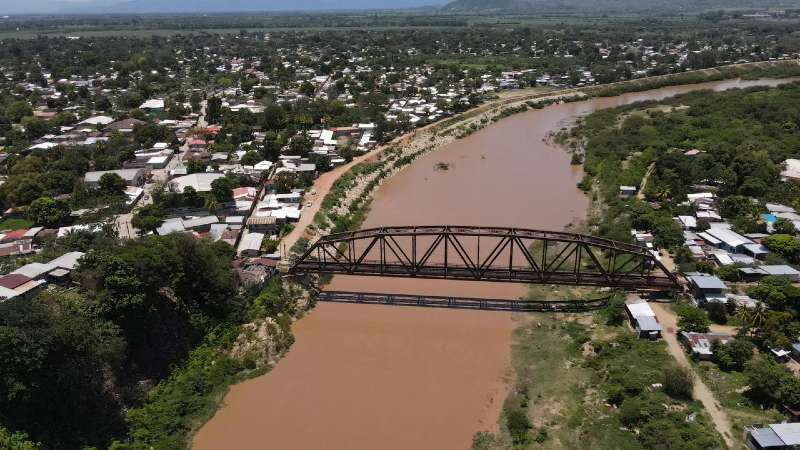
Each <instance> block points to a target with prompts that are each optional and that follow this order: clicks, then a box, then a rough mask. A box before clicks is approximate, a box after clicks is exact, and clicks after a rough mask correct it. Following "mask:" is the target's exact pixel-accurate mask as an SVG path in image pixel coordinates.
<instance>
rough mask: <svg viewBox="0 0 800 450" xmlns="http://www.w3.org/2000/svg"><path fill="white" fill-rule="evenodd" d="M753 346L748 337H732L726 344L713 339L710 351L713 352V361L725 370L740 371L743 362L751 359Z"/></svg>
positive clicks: (743, 366) (742, 367)
mask: <svg viewBox="0 0 800 450" xmlns="http://www.w3.org/2000/svg"><path fill="white" fill-rule="evenodd" d="M754 348H755V346H754V345H753V343H752V342H750V341H749V340H748V339H734V340H732V341H729V342H728V343H727V344H721V343H720V342H719V341H714V343H713V344H712V347H711V351H712V353H713V354H714V362H715V363H717V365H718V366H719V367H720V368H721V369H722V370H725V371H731V370H736V371H742V370H744V368H745V364H747V362H748V361H750V360H751V359H753V349H754Z"/></svg>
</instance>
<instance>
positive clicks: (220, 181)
mask: <svg viewBox="0 0 800 450" xmlns="http://www.w3.org/2000/svg"><path fill="white" fill-rule="evenodd" d="M211 196H212V197H214V199H215V200H216V201H218V202H219V203H225V202H229V201H231V200H233V182H232V181H231V179H230V178H228V177H222V178H217V179H216V180H214V181H212V182H211Z"/></svg>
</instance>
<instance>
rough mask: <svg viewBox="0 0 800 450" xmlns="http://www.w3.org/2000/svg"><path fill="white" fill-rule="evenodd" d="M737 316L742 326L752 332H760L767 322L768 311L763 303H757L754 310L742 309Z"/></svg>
mask: <svg viewBox="0 0 800 450" xmlns="http://www.w3.org/2000/svg"><path fill="white" fill-rule="evenodd" d="M736 316H737V317H738V318H739V320H740V321H741V322H742V324H743V325H744V326H745V327H747V328H749V329H750V330H758V329H760V328H761V327H763V326H764V322H766V320H767V309H766V308H765V307H764V304H763V303H761V302H758V303H756V306H754V307H753V308H747V307H744V306H743V307H741V308H739V311H738V312H737V313H736Z"/></svg>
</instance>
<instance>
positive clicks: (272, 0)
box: [0, 0, 448, 16]
mask: <svg viewBox="0 0 800 450" xmlns="http://www.w3.org/2000/svg"><path fill="white" fill-rule="evenodd" d="M447 1H448V0H0V16H2V15H3V14H64V13H70V14H113V13H127V14H147V13H187V14H188V13H225V12H233V13H235V12H270V11H342V10H370V9H384V10H386V9H405V8H419V7H425V6H430V7H436V8H438V7H440V6H442V5H444V4H445V3H447Z"/></svg>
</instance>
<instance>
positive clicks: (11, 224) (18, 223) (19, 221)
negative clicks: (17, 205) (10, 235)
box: [0, 217, 34, 231]
mask: <svg viewBox="0 0 800 450" xmlns="http://www.w3.org/2000/svg"><path fill="white" fill-rule="evenodd" d="M33 225H34V223H33V222H31V221H30V220H28V219H23V218H20V217H11V218H8V219H3V220H2V221H0V230H10V231H14V230H22V229H25V228H30V227H32V226H33Z"/></svg>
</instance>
